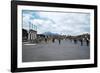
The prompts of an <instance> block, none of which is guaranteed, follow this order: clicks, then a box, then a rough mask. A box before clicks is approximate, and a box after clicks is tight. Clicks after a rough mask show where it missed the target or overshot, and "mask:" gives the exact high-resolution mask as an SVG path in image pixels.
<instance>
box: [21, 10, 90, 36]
mask: <svg viewBox="0 0 100 73" xmlns="http://www.w3.org/2000/svg"><path fill="white" fill-rule="evenodd" d="M22 17H23V28H24V29H27V30H28V29H29V24H30V27H31V28H33V29H36V27H35V26H37V33H38V34H41V33H44V32H52V33H58V34H62V35H79V34H82V33H90V14H89V13H76V12H73V13H72V12H46V11H45V12H44V11H33V10H23V11H22ZM32 24H33V25H35V26H33V27H32Z"/></svg>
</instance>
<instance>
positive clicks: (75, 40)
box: [73, 38, 90, 46]
mask: <svg viewBox="0 0 100 73" xmlns="http://www.w3.org/2000/svg"><path fill="white" fill-rule="evenodd" d="M73 40H74V43H75V44H77V42H78V41H79V42H80V43H81V46H83V42H85V43H86V45H87V46H89V44H90V40H89V39H83V38H81V39H73Z"/></svg>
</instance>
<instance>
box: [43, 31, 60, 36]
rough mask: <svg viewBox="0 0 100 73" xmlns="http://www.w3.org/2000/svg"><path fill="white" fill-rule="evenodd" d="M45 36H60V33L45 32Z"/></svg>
mask: <svg viewBox="0 0 100 73" xmlns="http://www.w3.org/2000/svg"><path fill="white" fill-rule="evenodd" d="M43 34H44V35H59V34H58V33H52V32H44V33H43Z"/></svg>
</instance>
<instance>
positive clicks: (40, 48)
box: [22, 40, 90, 62]
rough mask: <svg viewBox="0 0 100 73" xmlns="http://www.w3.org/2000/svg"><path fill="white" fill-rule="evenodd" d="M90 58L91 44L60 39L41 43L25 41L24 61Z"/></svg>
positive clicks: (23, 48) (23, 47)
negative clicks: (59, 40)
mask: <svg viewBox="0 0 100 73" xmlns="http://www.w3.org/2000/svg"><path fill="white" fill-rule="evenodd" d="M89 58H90V46H87V45H86V43H85V42H84V43H83V46H81V44H80V42H78V43H77V44H75V43H74V42H71V41H70V40H62V41H61V43H60V44H59V42H58V40H56V41H55V42H54V43H53V42H47V43H46V42H42V43H39V44H32V43H23V45H22V61H23V62H37V61H56V60H80V59H89Z"/></svg>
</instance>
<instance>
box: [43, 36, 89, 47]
mask: <svg viewBox="0 0 100 73" xmlns="http://www.w3.org/2000/svg"><path fill="white" fill-rule="evenodd" d="M67 39H69V40H71V41H73V42H74V43H75V44H77V43H78V42H80V44H81V46H83V45H84V42H85V44H86V45H87V46H89V44H90V40H89V39H88V38H87V39H84V38H80V39H78V38H72V39H70V38H67ZM44 40H45V42H46V43H47V42H48V41H49V40H50V41H52V43H55V40H57V41H58V43H59V44H61V42H62V40H64V39H61V38H51V39H48V38H45V39H44ZM65 40H66V39H65Z"/></svg>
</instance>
